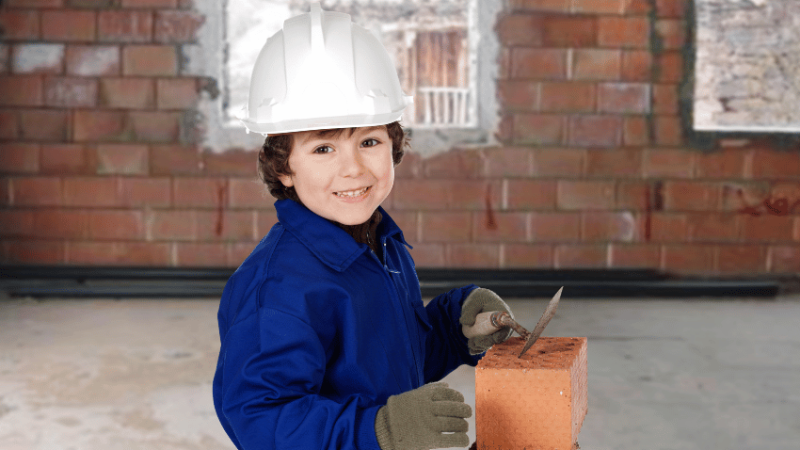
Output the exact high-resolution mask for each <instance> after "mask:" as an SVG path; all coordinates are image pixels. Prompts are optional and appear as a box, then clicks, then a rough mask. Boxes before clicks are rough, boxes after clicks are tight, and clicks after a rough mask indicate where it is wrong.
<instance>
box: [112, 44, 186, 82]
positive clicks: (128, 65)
mask: <svg viewBox="0 0 800 450" xmlns="http://www.w3.org/2000/svg"><path fill="white" fill-rule="evenodd" d="M122 73H123V75H126V76H136V75H141V76H155V77H157V76H166V77H169V76H175V75H176V74H177V73H178V56H177V53H176V48H175V46H174V45H130V46H126V47H124V48H123V50H122Z"/></svg>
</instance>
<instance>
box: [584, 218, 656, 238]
mask: <svg viewBox="0 0 800 450" xmlns="http://www.w3.org/2000/svg"><path fill="white" fill-rule="evenodd" d="M642 231H643V230H642V223H641V221H640V218H639V217H638V216H635V215H634V214H632V213H631V212H629V211H623V212H600V211H597V212H594V211H589V212H585V213H583V214H582V217H581V241H583V242H608V241H613V242H639V241H641V240H642V236H643V233H642Z"/></svg>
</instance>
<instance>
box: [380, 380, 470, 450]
mask: <svg viewBox="0 0 800 450" xmlns="http://www.w3.org/2000/svg"><path fill="white" fill-rule="evenodd" d="M471 415H472V408H470V406H469V405H468V404H466V403H464V396H463V395H461V393H460V392H458V391H456V390H454V389H450V388H449V387H448V385H447V383H432V384H426V385H425V386H421V387H418V388H417V389H414V390H411V391H408V392H404V393H402V394H399V395H392V396H391V397H389V400H388V401H387V402H386V406H384V407H382V408H381V409H379V410H378V414H377V416H375V435H376V436H377V437H378V444H379V445H380V446H381V449H382V450H406V449H407V450H430V449H434V448H447V447H467V446H469V438H468V437H467V429H468V428H469V424H467V421H466V420H464V419H466V418H467V417H470V416H471ZM448 432H452V433H453V434H442V433H448Z"/></svg>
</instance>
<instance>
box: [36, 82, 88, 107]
mask: <svg viewBox="0 0 800 450" xmlns="http://www.w3.org/2000/svg"><path fill="white" fill-rule="evenodd" d="M44 102H45V104H46V105H47V106H56V107H67V108H80V107H92V106H95V105H97V80H95V79H92V78H83V77H46V78H45V80H44Z"/></svg>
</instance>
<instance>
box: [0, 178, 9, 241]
mask: <svg viewBox="0 0 800 450" xmlns="http://www.w3.org/2000/svg"><path fill="white" fill-rule="evenodd" d="M10 204H11V180H9V179H7V178H6V179H0V206H3V207H5V206H8V205H10ZM0 222H2V221H1V220H0ZM0 230H2V224H1V223H0Z"/></svg>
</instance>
